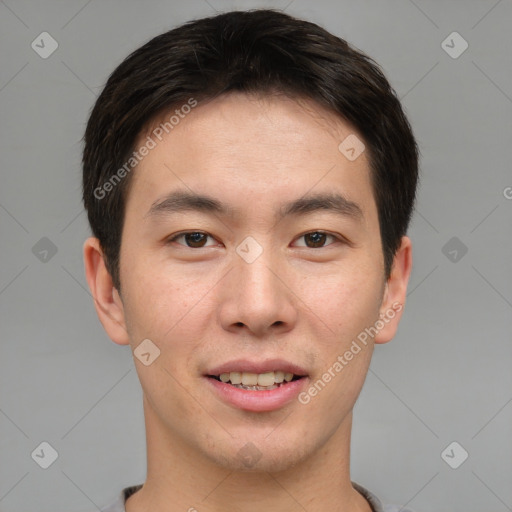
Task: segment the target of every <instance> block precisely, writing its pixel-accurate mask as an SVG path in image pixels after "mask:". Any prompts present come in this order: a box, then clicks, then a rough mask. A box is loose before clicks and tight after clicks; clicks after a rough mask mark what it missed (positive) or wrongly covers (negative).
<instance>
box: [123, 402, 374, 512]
mask: <svg viewBox="0 0 512 512" xmlns="http://www.w3.org/2000/svg"><path fill="white" fill-rule="evenodd" d="M144 416H145V422H146V440H147V478H146V482H145V483H144V486H143V488H142V489H140V490H139V491H138V492H137V493H135V494H134V495H133V496H131V497H130V498H129V499H128V500H127V501H126V512H142V511H144V510H152V511H153V512H164V511H166V512H170V511H174V510H176V511H190V512H194V509H195V510H197V511H199V512H218V511H221V510H222V511H223V510H229V509H231V510H237V511H240V512H253V511H254V512H260V510H265V509H268V510H272V511H274V512H281V511H283V512H284V511H289V510H295V509H297V510H307V511H308V512H317V511H318V512H319V511H324V510H333V511H340V512H341V511H346V512H349V511H350V512H371V508H370V506H369V504H368V502H367V501H366V500H365V499H364V498H363V496H361V495H360V494H359V493H358V492H357V491H356V490H355V489H354V488H353V487H352V484H351V481H350V463H349V460H350V431H351V426H352V414H351V413H350V414H349V415H347V417H346V418H345V420H344V421H343V423H342V424H341V425H340V427H339V428H338V429H337V431H336V432H334V433H333V435H332V436H331V437H330V438H329V440H328V441H327V442H326V443H325V444H324V446H322V447H321V448H320V449H318V450H317V451H316V452H315V453H314V454H312V455H310V456H309V457H307V458H305V459H304V460H302V461H301V463H299V464H297V465H295V466H294V467H290V468H287V469H285V470H281V471H278V472H267V471H236V470H230V469H229V467H220V466H219V465H218V464H216V463H215V462H213V461H212V460H211V459H209V458H208V457H206V456H205V455H204V454H202V453H198V452H197V450H195V449H194V448H193V447H191V446H189V445H187V444H185V443H184V442H183V440H182V439H179V438H176V437H175V436H173V435H172V433H171V432H169V431H168V430H167V429H166V428H165V426H164V425H163V424H162V423H161V422H160V421H159V420H158V418H157V416H156V415H155V413H154V411H153V409H152V408H151V405H150V404H149V403H148V401H147V400H146V398H145V397H144ZM169 503H172V504H173V506H174V508H172V509H169Z"/></svg>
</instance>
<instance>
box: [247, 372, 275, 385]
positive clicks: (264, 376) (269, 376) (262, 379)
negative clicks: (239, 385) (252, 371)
mask: <svg viewBox="0 0 512 512" xmlns="http://www.w3.org/2000/svg"><path fill="white" fill-rule="evenodd" d="M242 382H243V381H242ZM273 385H274V372H267V373H260V374H259V375H258V386H273Z"/></svg>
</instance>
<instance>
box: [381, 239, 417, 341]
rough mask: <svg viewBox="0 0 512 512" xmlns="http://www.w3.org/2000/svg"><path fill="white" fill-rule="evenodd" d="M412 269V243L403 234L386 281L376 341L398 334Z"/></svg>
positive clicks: (387, 339)
mask: <svg viewBox="0 0 512 512" xmlns="http://www.w3.org/2000/svg"><path fill="white" fill-rule="evenodd" d="M411 269H412V243H411V240H410V238H409V237H407V236H403V237H402V241H401V244H400V247H399V249H398V250H397V252H396V254H395V257H394V259H393V267H392V269H391V275H390V277H389V279H388V280H387V282H386V288H385V291H384V297H383V300H382V304H381V307H380V319H379V325H378V327H379V332H378V333H377V334H376V336H375V339H374V342H375V343H387V342H388V341H391V340H392V339H393V337H394V336H395V334H396V331H397V329H398V324H399V322H400V318H401V317H402V312H403V309H404V306H405V300H406V295H407V284H408V282H409V276H410V274H411Z"/></svg>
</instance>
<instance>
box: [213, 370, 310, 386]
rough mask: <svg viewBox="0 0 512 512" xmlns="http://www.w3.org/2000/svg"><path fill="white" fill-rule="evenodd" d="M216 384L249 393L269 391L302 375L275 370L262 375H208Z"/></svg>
mask: <svg viewBox="0 0 512 512" xmlns="http://www.w3.org/2000/svg"><path fill="white" fill-rule="evenodd" d="M208 377H209V378H211V379H215V380H217V381H218V382H224V383H225V384H230V385H231V386H233V387H235V388H238V389H245V390H249V391H270V390H272V389H277V388H279V387H281V386H285V385H286V384H287V383H288V382H294V381H296V380H299V379H302V378H304V377H305V376H304V375H296V374H294V373H292V372H285V371H283V370H275V371H270V372H264V373H252V372H224V373H221V374H219V375H208Z"/></svg>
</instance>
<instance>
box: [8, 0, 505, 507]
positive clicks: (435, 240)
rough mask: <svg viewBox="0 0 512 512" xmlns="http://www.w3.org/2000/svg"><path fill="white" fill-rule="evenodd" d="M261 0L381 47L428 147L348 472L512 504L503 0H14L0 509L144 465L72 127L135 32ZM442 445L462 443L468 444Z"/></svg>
mask: <svg viewBox="0 0 512 512" xmlns="http://www.w3.org/2000/svg"><path fill="white" fill-rule="evenodd" d="M261 6H273V7H278V8H282V9H286V12H288V13H290V14H292V15H297V16H300V17H304V18H307V19H309V20H311V21H314V22H317V23H319V24H321V25H323V26H324V27H325V28H327V29H328V30H330V31H332V32H334V33H335V34H337V35H340V36H341V37H344V38H346V39H347V40H348V41H350V42H351V43H353V44H354V45H355V46H357V47H358V48H360V49H362V50H363V51H365V52H367V53H368V54H369V55H371V56H372V57H374V58H375V59H376V60H377V62H379V63H380V64H381V65H382V67H383V69H384V70H385V72H386V74H387V76H388V77H389V79H390V81H391V83H392V85H393V86H394V87H395V89H396V90H397V92H398V94H399V96H400V97H401V98H402V100H403V104H404V106H405V108H406V111H407V113H408V115H409V117H410V120H411V124H412V126H413V129H414V131H415V134H416V136H417V138H418V141H419V144H420V148H421V152H422V159H421V168H422V182H421V187H420V191H419V200H418V204H417V211H416V213H415V216H414V220H413V223H412V226H411V229H410V236H411V238H412V240H413V244H414V270H413V272H412V277H411V281H410V288H409V295H408V302H407V306H406V309H405V314H404V317H403V320H402V323H401V326H400V329H399V333H398V335H397V336H396V338H395V340H394V341H393V342H391V343H390V344H387V345H383V346H379V347H377V348H376V351H375V355H374V359H373V361H372V365H371V370H370V373H369V374H368V378H367V381H366V386H365V388H364V390H363V392H362V394H361V396H360V399H359V402H358V403H357V404H356V408H355V418H354V432H353V443H352V446H353V448H352V478H353V480H355V481H357V482H359V483H361V484H362V485H364V486H366V487H368V488H369V489H370V490H372V491H373V492H375V493H376V494H377V495H378V496H380V497H381V499H382V500H383V501H386V502H387V501H391V502H395V503H401V504H406V503H407V504H408V506H409V507H411V508H413V509H416V510H418V511H422V512H430V511H439V512H442V511H450V512H457V511H460V512H462V511H464V512H471V511H496V512H501V511H506V510H512V485H511V484H512V435H511V424H512V423H511V421H512V403H511V402H512V372H511V362H512V344H511V343H510V342H511V335H510V333H511V327H512V325H511V324H512V322H511V320H512V315H511V308H512V286H511V285H512V267H511V262H512V236H511V234H512V229H511V224H512V222H511V220H512V188H510V187H512V173H511V166H510V164H511V161H512V81H511V77H512V52H511V51H510V50H511V49H512V44H511V43H512V32H511V30H510V26H511V24H512V3H511V2H510V1H509V0H501V1H495V0H492V1H450V2H441V1H433V0H430V1H427V0H424V1H420V0H415V1H412V0H393V1H391V0H386V1H382V0H371V1H370V0H366V1H348V0H343V1H339V2H334V1H330V2H329V1H326V0H324V1H316V2H314V3H313V2H306V1H304V0H295V1H293V2H290V0H285V1H283V2H280V1H276V2H273V3H271V2H255V1H251V2H249V1H247V2H243V1H221V0H208V2H206V1H203V0H194V1H190V2H187V3H185V2H178V1H170V0H168V1H151V2H144V3H143V2H135V1H119V0H112V1H109V2H100V1H99V0H91V1H85V0H82V1H78V0H76V1H68V2H63V1H45V2H41V1H35V0H31V1H28V0H27V1H24V0H3V1H0V34H1V36H0V57H1V66H0V118H1V120H2V123H1V127H0V130H1V137H0V163H1V165H0V172H1V188H0V226H1V265H0V308H1V351H2V354H1V358H0V389H1V395H0V398H1V401H0V431H1V433H2V435H1V436H0V461H1V463H0V465H1V466H0V510H1V511H2V512H21V511H23V512H24V511H28V510H30V511H50V510H51V511H54V512H56V511H64V510H66V511H69V510H73V511H77V512H79V511H87V510H89V511H90V510H95V509H100V508H102V507H104V506H105V505H107V504H108V503H110V502H112V501H113V500H114V499H115V498H116V497H117V495H118V494H119V492H120V490H121V488H122V487H124V486H127V485H131V484H137V483H142V482H143V481H144V478H145V471H146V464H145V437H144V423H143V415H142V403H141V399H142V393H141V390H140V385H139V382H138V379H137V375H136V372H135V369H134V366H133V361H132V355H131V353H130V349H129V348H128V347H121V346H118V345H115V344H114V343H113V342H111V341H110V340H109V339H108V337H107V336H106V334H105V333H104V331H103V330H102V327H101V325H100V323H99V321H98V320H97V317H96V314H95V311H94V308H93V303H92V300H91V297H90V295H89V292H88V289H87V285H86V281H85V278H84V271H83V261H82V252H81V251H82V243H83V241H84V239H85V238H86V237H87V236H88V234H89V228H88V226H87V223H86V216H85V214H84V211H83V208H82V205H81V202H80V199H81V188H80V187H81V184H80V172H81V171H80V158H81V154H80V152H81V149H82V145H81V137H82V135H83V131H84V127H85V122H86V119H87V115H88V112H89V110H90V108H91V107H92V105H93V102H94V101H95V99H96V96H97V95H98V94H99V91H100V90H101V87H102V86H103V85H104V83H105V81H106V79H107V77H108V75H109V73H110V72H111V71H112V70H113V69H114V67H115V66H116V65H117V64H118V63H119V62H120V61H121V60H122V59H123V58H124V57H125V56H126V55H127V54H128V53H129V52H131V51H132V50H133V49H135V48H136V47H138V46H139V45H140V44H141V43H143V42H145V41H147V40H148V39H149V38H151V37H153V36H155V35H157V34H159V33H161V32H163V31H166V30H168V29H170V28H171V27H174V26H176V25H177V24H180V23H182V22H184V21H186V20H189V19H191V18H197V17H201V16H205V15H211V14H214V13H215V11H216V10H219V11H221V10H228V9H231V8H241V9H244V8H250V7H261ZM43 31H47V32H49V33H50V34H51V36H52V37H53V38H54V39H55V40H56V41H57V42H58V45H59V46H58V48H57V50H56V51H55V53H53V54H52V55H50V56H49V57H48V58H46V59H43V58H41V57H40V56H39V54H38V53H36V51H34V50H33V49H32V47H31V43H32V41H34V40H35V41H36V43H37V41H40V38H38V36H39V34H40V33H41V32H43ZM454 31H456V32H458V33H459V34H460V35H461V36H462V37H463V38H464V40H466V41H467V43H468V44H469V47H468V49H467V50H466V51H465V52H464V53H462V54H461V55H460V56H458V57H457V58H453V56H450V55H449V54H448V53H447V51H445V48H446V49H449V51H451V52H452V53H454V52H457V53H458V52H459V51H460V49H461V48H462V41H461V40H458V39H453V37H452V39H450V38H449V39H448V40H447V42H446V43H444V45H443V46H442V42H443V41H444V40H445V39H446V38H447V36H449V35H450V34H451V33H452V32H454ZM39 44H40V46H42V45H41V43H39ZM446 45H448V47H450V46H451V47H452V48H451V49H450V48H447V47H446ZM45 48H46V50H48V48H49V45H48V40H47V43H45ZM41 51H42V50H41ZM43 237H47V238H48V239H49V240H51V242H52V243H53V244H54V246H55V248H56V249H57V252H56V253H55V254H53V253H52V250H51V249H52V246H51V244H49V242H48V240H45V239H44V240H43V241H40V239H41V238H43ZM452 237H456V240H453V241H452V242H450V244H449V245H448V246H446V244H447V243H448V242H449V240H450V239H452ZM36 244H38V245H36ZM464 247H466V248H467V253H466V254H464ZM55 248H54V249H55ZM45 250H46V251H48V252H47V253H45V252H44V251H45ZM454 251H455V252H454ZM43 441H46V442H48V443H49V444H50V445H51V446H53V448H54V449H55V450H56V451H57V452H58V458H57V459H56V461H55V462H54V463H53V464H52V465H51V466H50V467H49V468H48V469H46V470H45V469H42V468H41V467H40V466H39V465H38V464H36V462H35V461H34V460H33V458H32V457H31V453H32V452H33V451H34V450H35V449H36V448H37V447H38V446H39V445H40V443H41V442H43ZM453 441H457V442H458V443H459V445H460V446H461V447H463V449H465V450H466V451H467V452H468V453H469V457H468V459H467V460H466V461H465V462H464V463H463V464H462V465H460V466H459V467H458V468H457V469H452V468H451V467H450V466H449V465H448V464H447V463H446V462H445V460H443V458H442V457H441V453H442V452H443V450H444V449H445V448H446V447H447V446H448V445H449V444H450V443H452V442H453ZM47 453H48V452H47ZM447 453H448V454H449V459H447V460H450V462H451V463H452V464H455V463H457V462H460V460H461V453H462V449H461V448H459V447H456V448H455V449H454V450H453V451H451V450H448V452H447ZM445 457H446V456H445Z"/></svg>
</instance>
